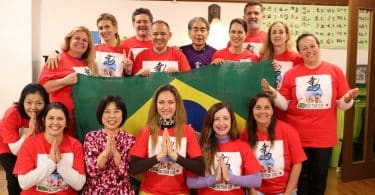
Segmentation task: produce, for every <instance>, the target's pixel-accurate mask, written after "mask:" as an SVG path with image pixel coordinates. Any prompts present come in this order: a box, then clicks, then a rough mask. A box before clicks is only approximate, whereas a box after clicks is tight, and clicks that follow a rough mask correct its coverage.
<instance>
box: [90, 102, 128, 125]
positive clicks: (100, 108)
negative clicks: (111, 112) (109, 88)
mask: <svg viewBox="0 0 375 195" xmlns="http://www.w3.org/2000/svg"><path fill="white" fill-rule="evenodd" d="M112 102H113V103H115V105H116V107H117V108H118V109H120V110H121V112H122V120H121V124H120V126H122V125H123V124H124V123H125V120H126V118H127V116H128V112H127V110H126V105H125V102H124V100H123V99H122V98H121V97H120V96H106V97H104V98H103V99H102V100H101V101H100V102H99V105H98V108H97V109H96V119H97V120H98V122H99V124H100V125H102V126H104V125H103V122H102V117H103V113H104V110H105V108H107V106H108V105H109V104H110V103H112Z"/></svg>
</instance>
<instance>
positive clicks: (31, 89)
mask: <svg viewBox="0 0 375 195" xmlns="http://www.w3.org/2000/svg"><path fill="white" fill-rule="evenodd" d="M33 93H39V95H40V96H42V99H43V101H44V105H47V104H49V95H48V92H47V90H46V89H45V88H44V87H43V85H40V84H38V83H30V84H28V85H26V86H25V87H24V88H23V89H22V92H21V95H20V98H19V99H18V102H15V104H16V105H17V109H18V112H19V113H20V114H21V117H22V118H27V119H29V118H30V117H29V116H28V115H27V114H26V111H25V107H24V102H25V99H26V96H27V95H29V94H33ZM44 108H45V107H44ZM42 113H43V112H41V113H40V114H39V116H38V118H40V117H41V115H42Z"/></svg>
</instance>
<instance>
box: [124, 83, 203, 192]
mask: <svg viewBox="0 0 375 195" xmlns="http://www.w3.org/2000/svg"><path fill="white" fill-rule="evenodd" d="M130 154H131V159H132V161H131V164H130V171H131V173H132V174H137V173H140V172H144V177H143V180H142V183H141V187H140V194H141V195H150V194H152V195H168V194H170V195H172V194H173V195H174V194H180V195H181V194H189V189H188V187H187V186H186V170H188V171H191V172H193V173H195V174H198V175H201V174H203V172H204V163H203V158H202V152H201V149H200V147H199V144H198V140H197V137H196V135H195V132H194V129H193V128H192V127H191V126H189V125H187V124H186V113H185V108H184V104H183V102H182V99H181V95H180V94H179V93H178V91H177V89H176V88H175V87H174V86H172V85H163V86H161V87H159V88H158V89H157V90H156V92H155V94H154V97H153V99H152V103H151V107H150V111H149V114H148V120H147V124H146V127H144V128H142V129H141V131H140V132H139V134H138V136H137V139H136V141H135V144H134V145H133V147H132V149H131V152H130ZM185 169H186V170H185Z"/></svg>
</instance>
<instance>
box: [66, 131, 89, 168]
mask: <svg viewBox="0 0 375 195" xmlns="http://www.w3.org/2000/svg"><path fill="white" fill-rule="evenodd" d="M69 139H70V140H71V143H72V152H73V155H74V159H73V169H75V170H77V171H78V172H79V173H80V174H85V162H84V155H83V148H82V144H81V143H80V142H79V141H78V140H76V139H75V138H73V137H70V136H69Z"/></svg>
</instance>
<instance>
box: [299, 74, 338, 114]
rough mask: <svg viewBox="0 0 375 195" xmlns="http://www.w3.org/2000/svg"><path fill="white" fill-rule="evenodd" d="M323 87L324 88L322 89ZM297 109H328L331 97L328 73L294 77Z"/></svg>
mask: <svg viewBox="0 0 375 195" xmlns="http://www.w3.org/2000/svg"><path fill="white" fill-rule="evenodd" d="M323 89H324V90H323ZM296 96H297V100H298V104H297V108H299V109H329V108H331V98H332V79H331V76H330V75H308V76H301V77H297V78H296Z"/></svg>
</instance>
